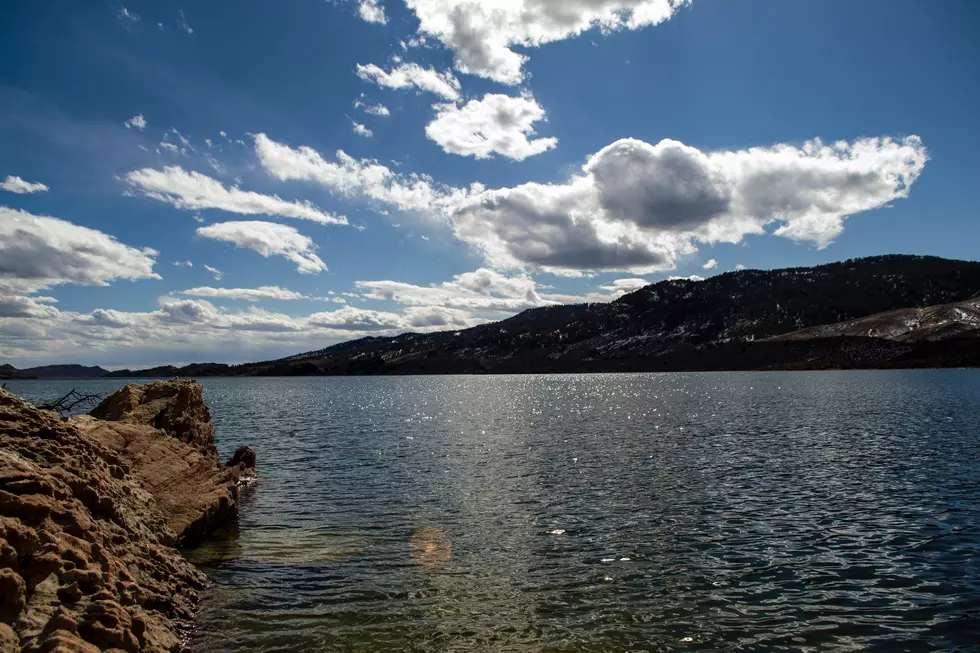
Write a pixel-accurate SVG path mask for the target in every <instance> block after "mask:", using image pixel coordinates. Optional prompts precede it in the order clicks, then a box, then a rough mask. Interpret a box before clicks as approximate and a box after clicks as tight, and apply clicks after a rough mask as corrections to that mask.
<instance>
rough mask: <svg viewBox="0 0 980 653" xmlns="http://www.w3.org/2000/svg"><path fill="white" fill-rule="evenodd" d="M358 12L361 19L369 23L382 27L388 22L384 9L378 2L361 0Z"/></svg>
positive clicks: (375, 0)
mask: <svg viewBox="0 0 980 653" xmlns="http://www.w3.org/2000/svg"><path fill="white" fill-rule="evenodd" d="M358 11H359V13H360V14H361V19H362V20H365V21H367V22H369V23H380V24H382V25H384V24H386V23H387V22H388V17H387V16H385V8H384V7H382V6H381V4H380V3H379V1H378V0H361V4H360V7H359V8H358Z"/></svg>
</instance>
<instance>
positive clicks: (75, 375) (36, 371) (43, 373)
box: [23, 365, 109, 379]
mask: <svg viewBox="0 0 980 653" xmlns="http://www.w3.org/2000/svg"><path fill="white" fill-rule="evenodd" d="M23 371H24V372H27V373H28V374H30V375H32V376H36V377H38V378H39V379H98V378H101V377H103V376H105V375H107V374H108V373H109V371H108V370H104V369H102V368H101V367H86V366H84V365H43V366H41V367H28V368H27V369H25V370H23Z"/></svg>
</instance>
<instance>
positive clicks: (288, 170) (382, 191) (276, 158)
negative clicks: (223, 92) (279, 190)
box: [255, 134, 466, 213]
mask: <svg viewBox="0 0 980 653" xmlns="http://www.w3.org/2000/svg"><path fill="white" fill-rule="evenodd" d="M255 153H256V155H257V156H258V158H259V162H260V163H261V164H262V167H263V168H264V169H265V170H266V171H267V172H268V173H269V174H270V175H272V176H273V177H275V178H277V179H279V180H280V181H309V182H313V183H316V184H320V185H322V186H325V187H326V188H328V189H329V190H330V191H331V192H333V193H337V194H340V195H344V196H347V197H365V198H368V199H372V200H375V201H379V202H384V203H386V204H390V205H392V206H395V207H397V208H398V209H400V210H402V211H418V212H423V213H430V212H433V211H439V210H440V209H441V207H445V206H447V205H450V204H454V203H457V202H458V201H459V199H460V198H461V197H463V196H465V195H466V191H462V190H460V189H456V188H448V187H438V186H436V185H435V184H434V182H433V181H432V180H431V179H430V178H428V177H422V176H419V175H398V174H395V173H394V172H392V171H391V169H389V168H388V167H387V166H384V165H382V164H380V163H378V162H377V161H373V160H368V159H361V160H357V159H354V158H353V157H351V156H350V155H348V154H346V153H345V152H344V151H343V150H337V153H336V157H337V162H336V163H335V162H331V161H327V160H325V159H324V158H323V157H322V156H320V154H319V153H318V152H317V151H316V150H314V149H313V148H310V147H300V148H298V149H293V148H291V147H289V146H288V145H283V144H282V143H277V142H276V141H273V140H272V139H270V138H268V137H267V136H266V135H265V134H257V135H256V136H255Z"/></svg>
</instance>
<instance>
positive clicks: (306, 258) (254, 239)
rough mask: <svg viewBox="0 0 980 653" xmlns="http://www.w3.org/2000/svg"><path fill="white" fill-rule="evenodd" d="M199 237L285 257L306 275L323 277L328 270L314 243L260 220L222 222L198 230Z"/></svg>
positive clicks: (291, 229)
mask: <svg viewBox="0 0 980 653" xmlns="http://www.w3.org/2000/svg"><path fill="white" fill-rule="evenodd" d="M197 234H198V235H199V236H203V237H204V238H211V239H213V240H220V241H223V242H226V243H232V244H233V245H235V246H236V247H242V248H247V249H251V250H253V251H255V252H258V253H259V254H261V255H262V256H264V257H266V258H268V257H270V256H282V257H285V258H286V259H287V260H289V261H292V262H293V263H295V264H296V269H297V270H298V271H299V272H300V273H302V274H319V273H320V272H326V270H327V266H326V264H324V262H323V261H322V260H321V259H320V257H319V256H317V255H316V254H315V253H314V252H315V251H316V245H314V244H313V240H312V239H311V238H310V237H309V236H304V235H303V234H301V233H300V232H299V231H297V230H296V229H294V228H293V227H289V226H287V225H283V224H278V223H275V222H261V221H257V220H245V221H241V222H219V223H218V224H213V225H210V226H207V227H198V229H197Z"/></svg>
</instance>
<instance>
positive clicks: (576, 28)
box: [406, 0, 690, 84]
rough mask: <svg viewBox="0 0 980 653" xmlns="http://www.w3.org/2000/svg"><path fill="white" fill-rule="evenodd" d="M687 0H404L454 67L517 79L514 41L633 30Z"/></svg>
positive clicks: (535, 42) (519, 57)
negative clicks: (451, 58) (594, 30)
mask: <svg viewBox="0 0 980 653" xmlns="http://www.w3.org/2000/svg"><path fill="white" fill-rule="evenodd" d="M689 3H690V0H498V1H488V0H406V4H407V5H408V7H409V8H411V9H413V10H414V11H415V14H416V16H418V19H419V33H420V34H422V35H429V36H432V37H434V38H436V39H438V40H439V41H441V42H442V43H443V44H444V45H445V46H446V47H447V48H449V49H450V50H452V51H453V54H454V55H455V60H456V68H457V69H458V70H460V71H462V72H465V73H471V74H474V75H480V76H482V77H487V78H489V79H493V80H495V81H498V82H502V83H504V84H518V83H520V82H521V80H522V78H523V70H522V68H523V65H524V62H525V61H526V59H527V57H526V56H525V55H523V54H520V53H518V52H515V51H514V50H513V47H514V46H520V47H537V46H540V45H543V44H545V43H550V42H553V41H560V40H563V39H567V38H572V37H575V36H578V35H579V34H581V33H582V32H584V31H586V30H588V29H591V28H594V27H598V28H600V29H602V30H603V31H604V32H611V31H616V30H622V29H628V30H635V29H640V28H643V27H648V26H652V25H657V24H659V23H662V22H664V21H665V20H667V19H669V18H670V17H671V16H673V15H674V13H675V12H676V11H677V10H678V9H679V8H680V7H681V6H683V5H686V4H689Z"/></svg>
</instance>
